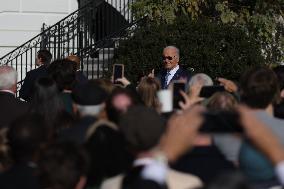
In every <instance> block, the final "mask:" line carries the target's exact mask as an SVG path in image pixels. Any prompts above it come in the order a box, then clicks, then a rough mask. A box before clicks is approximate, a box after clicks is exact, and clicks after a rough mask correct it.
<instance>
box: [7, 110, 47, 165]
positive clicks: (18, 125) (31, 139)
mask: <svg viewBox="0 0 284 189" xmlns="http://www.w3.org/2000/svg"><path fill="white" fill-rule="evenodd" d="M45 128H46V127H45V125H44V122H43V120H42V118H41V116H39V115H25V116H23V117H20V118H19V119H17V120H15V121H14V122H13V123H12V124H11V125H10V128H9V130H8V133H7V139H8V144H9V147H10V148H11V154H12V157H13V159H14V160H15V161H16V162H18V161H31V160H32V157H33V156H34V154H35V152H36V151H38V150H39V149H40V146H41V145H42V144H43V143H45V142H47V137H48V136H47V132H46V129H45Z"/></svg>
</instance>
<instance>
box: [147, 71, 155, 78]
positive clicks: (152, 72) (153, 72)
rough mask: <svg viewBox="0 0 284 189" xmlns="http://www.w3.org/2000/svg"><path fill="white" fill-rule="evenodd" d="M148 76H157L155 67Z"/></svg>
mask: <svg viewBox="0 0 284 189" xmlns="http://www.w3.org/2000/svg"><path fill="white" fill-rule="evenodd" d="M148 77H150V78H155V69H152V70H151V73H149V74H148Z"/></svg>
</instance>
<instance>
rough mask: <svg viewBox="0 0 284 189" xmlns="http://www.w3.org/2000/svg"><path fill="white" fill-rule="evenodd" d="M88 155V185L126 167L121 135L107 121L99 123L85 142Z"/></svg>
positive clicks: (128, 162) (127, 161)
mask: <svg viewBox="0 0 284 189" xmlns="http://www.w3.org/2000/svg"><path fill="white" fill-rule="evenodd" d="M86 149H87V151H88V153H89V157H90V170H89V175H88V177H89V180H88V182H89V185H91V186H93V185H99V184H100V183H101V182H102V181H103V179H104V178H109V177H113V176H115V175H117V174H120V173H121V172H123V171H125V170H126V168H128V164H130V162H131V161H129V159H130V158H129V156H128V154H127V152H126V148H125V145H124V141H123V137H122V135H121V133H120V132H119V131H118V130H115V129H113V128H111V127H110V126H109V125H108V123H102V124H100V125H99V126H98V127H97V128H96V130H95V131H94V132H93V133H92V134H91V136H90V137H89V138H88V140H87V142H86Z"/></svg>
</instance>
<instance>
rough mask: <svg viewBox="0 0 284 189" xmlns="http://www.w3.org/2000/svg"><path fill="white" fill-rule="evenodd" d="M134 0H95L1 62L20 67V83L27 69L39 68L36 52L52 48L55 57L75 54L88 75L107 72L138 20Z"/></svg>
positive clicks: (0, 61) (97, 75)
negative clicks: (118, 47) (134, 10)
mask: <svg viewBox="0 0 284 189" xmlns="http://www.w3.org/2000/svg"><path fill="white" fill-rule="evenodd" d="M132 1H133V0H105V1H102V0H96V1H91V2H89V3H87V4H86V5H84V6H83V7H81V8H80V9H78V10H77V11H75V12H73V13H71V14H70V15H68V16H67V17H65V18H64V19H62V20H60V21H59V22H57V23H56V24H54V25H53V26H50V27H43V29H42V32H41V33H40V34H39V35H37V36H35V37H34V38H32V39H31V40H29V41H27V42H26V43H24V44H23V45H21V46H19V47H18V48H16V49H15V50H13V51H12V52H10V53H8V54H6V55H5V56H3V57H2V58H0V65H10V66H13V67H14V68H15V69H16V70H17V71H18V77H19V78H18V80H19V83H18V85H19V87H20V85H21V81H22V80H23V79H24V77H25V75H26V73H27V72H28V71H30V70H32V69H34V68H36V65H35V61H36V53H37V51H38V50H40V49H48V50H49V51H50V52H51V53H52V55H53V59H58V58H64V57H66V56H68V55H70V54H75V55H78V56H80V58H81V66H82V67H81V68H82V71H83V72H84V73H86V75H87V76H88V78H97V77H101V76H103V75H104V73H105V71H106V70H107V69H108V65H109V64H110V61H111V59H112V56H113V53H114V48H115V47H116V45H117V43H118V41H119V39H120V38H121V37H126V36H127V35H129V31H132V30H133V28H135V25H136V23H137V22H134V21H133V17H132V14H131V11H130V9H129V7H130V4H131V3H132Z"/></svg>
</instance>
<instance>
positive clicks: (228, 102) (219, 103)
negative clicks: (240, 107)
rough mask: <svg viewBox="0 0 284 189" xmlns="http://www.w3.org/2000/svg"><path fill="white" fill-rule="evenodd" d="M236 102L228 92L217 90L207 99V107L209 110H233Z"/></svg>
mask: <svg viewBox="0 0 284 189" xmlns="http://www.w3.org/2000/svg"><path fill="white" fill-rule="evenodd" d="M237 104H238V101H237V100H236V98H235V97H234V96H233V95H231V94H230V93H228V92H217V93H215V94H213V96H212V97H211V98H210V99H209V101H208V104H207V107H208V109H210V110H213V111H214V110H215V111H216V110H217V111H218V110H228V111H231V110H234V109H235V108H236V106H237Z"/></svg>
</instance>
